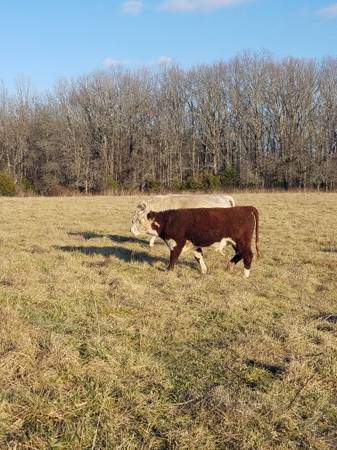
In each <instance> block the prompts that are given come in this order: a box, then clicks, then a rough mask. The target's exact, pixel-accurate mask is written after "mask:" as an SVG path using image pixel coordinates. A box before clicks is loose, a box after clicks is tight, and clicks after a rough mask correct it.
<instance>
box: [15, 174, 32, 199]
mask: <svg viewBox="0 0 337 450" xmlns="http://www.w3.org/2000/svg"><path fill="white" fill-rule="evenodd" d="M17 190H18V191H19V194H22V195H24V194H34V192H35V187H34V184H33V182H32V181H30V180H28V178H25V177H23V178H21V179H20V180H19V181H18V183H17Z"/></svg>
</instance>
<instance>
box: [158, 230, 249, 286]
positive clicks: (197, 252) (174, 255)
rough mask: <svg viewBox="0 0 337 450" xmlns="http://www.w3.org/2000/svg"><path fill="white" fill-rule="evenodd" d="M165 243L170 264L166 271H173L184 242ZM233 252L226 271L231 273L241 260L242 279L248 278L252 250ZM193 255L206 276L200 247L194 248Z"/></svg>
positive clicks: (238, 249) (240, 249) (237, 249)
mask: <svg viewBox="0 0 337 450" xmlns="http://www.w3.org/2000/svg"><path fill="white" fill-rule="evenodd" d="M165 242H166V245H167V246H168V247H169V249H170V264H169V266H168V268H167V269H168V270H173V268H174V266H175V264H176V262H177V260H178V258H179V256H180V254H181V253H182V250H183V249H184V247H185V244H186V242H176V241H174V240H173V239H169V240H167V241H165ZM234 250H235V252H236V253H235V255H234V256H233V258H232V259H231V260H230V262H229V263H228V270H229V271H231V272H232V271H233V269H234V266H235V265H236V264H237V263H238V262H240V261H241V260H242V259H243V265H244V271H243V275H244V278H249V276H250V268H251V264H252V259H253V252H252V250H251V249H250V248H247V247H244V248H242V247H241V248H238V247H234ZM193 255H194V258H195V259H196V261H198V263H199V265H200V270H201V273H202V274H206V273H207V267H206V264H205V261H204V258H203V253H202V249H201V248H200V247H198V248H194V251H193Z"/></svg>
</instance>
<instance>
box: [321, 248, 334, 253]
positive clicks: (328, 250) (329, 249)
mask: <svg viewBox="0 0 337 450" xmlns="http://www.w3.org/2000/svg"><path fill="white" fill-rule="evenodd" d="M320 250H321V252H324V253H337V247H321V248H320Z"/></svg>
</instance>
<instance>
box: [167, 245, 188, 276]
mask: <svg viewBox="0 0 337 450" xmlns="http://www.w3.org/2000/svg"><path fill="white" fill-rule="evenodd" d="M185 243H186V241H180V242H177V243H176V245H175V246H174V247H173V248H172V250H171V253H170V264H169V265H168V268H167V270H173V269H174V266H175V264H176V262H177V260H178V258H179V255H180V253H181V251H182V249H183V248H184V245H185Z"/></svg>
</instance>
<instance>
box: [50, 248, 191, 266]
mask: <svg viewBox="0 0 337 450" xmlns="http://www.w3.org/2000/svg"><path fill="white" fill-rule="evenodd" d="M54 248H55V249H56V250H62V251H63V252H69V253H73V252H80V253H83V254H84V255H88V256H92V255H102V256H104V257H106V258H108V257H110V256H114V257H115V258H118V259H120V260H122V261H124V262H126V263H130V262H141V263H144V262H145V263H147V264H149V265H150V266H153V265H154V264H155V263H157V262H158V261H159V262H161V263H164V264H165V266H167V264H168V262H169V259H170V258H169V255H167V257H166V258H165V257H162V256H157V255H156V256H152V255H150V254H149V253H146V252H137V251H135V250H130V249H128V248H125V247H119V246H118V247H93V246H91V247H81V246H76V245H62V246H54ZM179 265H184V266H187V267H189V268H190V269H193V270H195V269H196V266H195V263H194V262H193V261H179ZM163 270H164V269H163Z"/></svg>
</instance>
